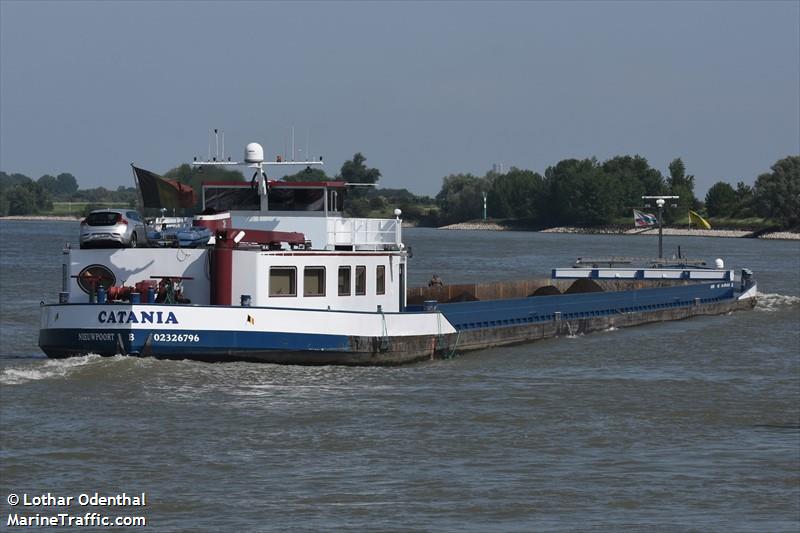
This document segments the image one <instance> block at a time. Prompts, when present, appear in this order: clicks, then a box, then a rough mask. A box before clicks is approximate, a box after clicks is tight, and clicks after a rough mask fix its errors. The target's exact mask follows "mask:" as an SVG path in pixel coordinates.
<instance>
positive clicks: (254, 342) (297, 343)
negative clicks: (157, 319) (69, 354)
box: [39, 329, 350, 356]
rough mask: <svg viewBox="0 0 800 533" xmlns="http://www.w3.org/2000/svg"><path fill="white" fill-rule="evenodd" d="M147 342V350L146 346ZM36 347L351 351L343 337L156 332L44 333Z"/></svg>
mask: <svg viewBox="0 0 800 533" xmlns="http://www.w3.org/2000/svg"><path fill="white" fill-rule="evenodd" d="M131 336H133V339H132V340H131ZM148 339H149V340H150V342H149V346H145V343H147V341H148ZM39 346H40V347H41V348H42V350H44V352H45V353H47V354H48V355H50V353H49V352H51V351H52V352H54V353H55V352H58V351H80V352H83V353H87V352H94V353H99V354H100V355H114V354H116V353H120V349H119V348H120V346H121V347H122V348H123V349H124V352H125V353H130V354H137V353H147V354H148V355H155V356H158V355H165V356H166V355H172V356H174V355H182V354H186V355H187V356H188V355H193V354H225V353H231V352H240V353H241V352H265V351H286V352H304V351H335V352H349V351H350V342H349V338H348V337H347V336H346V335H309V334H300V333H282V332H251V331H247V332H245V331H214V330H207V331H203V330H157V329H153V330H142V329H140V330H125V331H119V332H117V331H111V330H107V329H106V330H102V329H45V330H41V331H40V333H39Z"/></svg>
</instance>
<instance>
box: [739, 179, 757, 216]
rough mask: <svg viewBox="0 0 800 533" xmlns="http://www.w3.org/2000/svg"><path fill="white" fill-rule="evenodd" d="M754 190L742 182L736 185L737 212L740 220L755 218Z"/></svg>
mask: <svg viewBox="0 0 800 533" xmlns="http://www.w3.org/2000/svg"><path fill="white" fill-rule="evenodd" d="M753 204H754V196H753V188H752V187H750V186H749V185H747V184H746V183H744V182H743V181H740V182H739V183H737V184H736V212H735V216H736V217H739V218H750V217H754V216H755V209H754V206H753Z"/></svg>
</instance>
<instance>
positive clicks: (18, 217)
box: [0, 215, 80, 222]
mask: <svg viewBox="0 0 800 533" xmlns="http://www.w3.org/2000/svg"><path fill="white" fill-rule="evenodd" d="M0 220H53V221H61V222H76V221H78V220H80V217H69V216H47V215H12V216H8V217H0Z"/></svg>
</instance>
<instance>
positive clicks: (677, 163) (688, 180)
mask: <svg viewBox="0 0 800 533" xmlns="http://www.w3.org/2000/svg"><path fill="white" fill-rule="evenodd" d="M667 184H668V185H669V194H671V195H673V196H678V197H679V199H678V200H677V202H676V201H674V200H673V201H671V202H673V203H676V204H677V206H678V207H677V208H673V209H665V210H664V221H665V222H666V223H667V224H674V223H676V222H678V221H682V220H686V217H687V216H688V213H689V209H692V210H694V211H697V210H699V209H700V207H701V204H700V201H699V200H698V199H697V198H696V197H695V195H694V175H691V174H689V175H687V174H686V166H685V165H684V164H683V161H682V160H681V158H677V159H673V160H672V162H671V163H670V164H669V178H667ZM667 205H668V206H671V204H670V203H668V204H667Z"/></svg>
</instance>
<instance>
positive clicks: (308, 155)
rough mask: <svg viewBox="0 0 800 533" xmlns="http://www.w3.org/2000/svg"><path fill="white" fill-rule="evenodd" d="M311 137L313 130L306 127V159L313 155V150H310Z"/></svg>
mask: <svg viewBox="0 0 800 533" xmlns="http://www.w3.org/2000/svg"><path fill="white" fill-rule="evenodd" d="M310 137H311V130H310V129H306V159H308V158H309V157H311V152H309V151H308V142H309V141H308V139H309V138H310Z"/></svg>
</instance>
